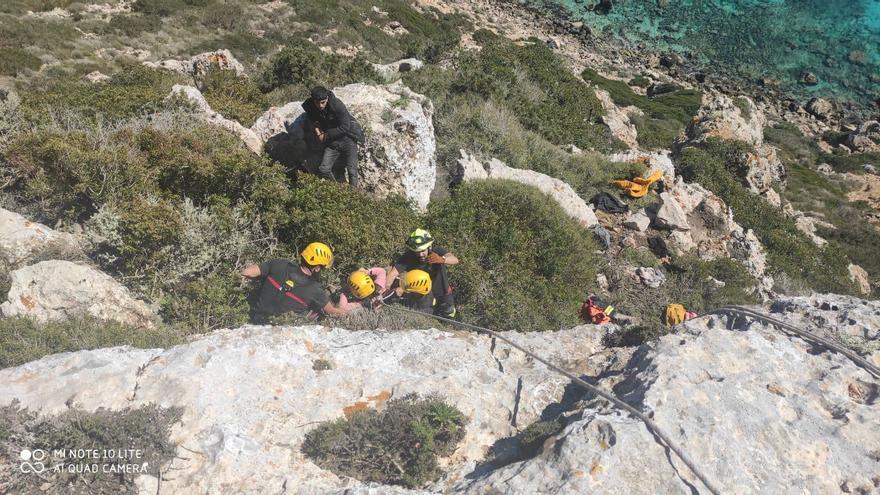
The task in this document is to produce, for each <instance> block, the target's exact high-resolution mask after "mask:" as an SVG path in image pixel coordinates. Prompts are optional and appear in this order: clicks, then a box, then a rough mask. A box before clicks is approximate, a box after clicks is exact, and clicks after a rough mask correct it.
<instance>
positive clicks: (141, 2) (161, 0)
mask: <svg viewBox="0 0 880 495" xmlns="http://www.w3.org/2000/svg"><path fill="white" fill-rule="evenodd" d="M212 3H214V0H135V2H134V3H133V4H132V5H131V10H132V11H134V12H141V13H143V14H146V15H157V16H159V17H168V16H171V15H174V14H177V13H178V12H181V11H183V10H186V9H188V8H191V7H204V6H208V5H211V4H212ZM226 5H227V7H229V6H230V5H234V4H226Z"/></svg>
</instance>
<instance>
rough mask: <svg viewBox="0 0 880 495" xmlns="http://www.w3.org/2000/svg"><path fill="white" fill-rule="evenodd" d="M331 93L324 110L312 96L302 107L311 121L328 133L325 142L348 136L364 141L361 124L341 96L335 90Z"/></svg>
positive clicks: (327, 143) (326, 143) (328, 142)
mask: <svg viewBox="0 0 880 495" xmlns="http://www.w3.org/2000/svg"><path fill="white" fill-rule="evenodd" d="M329 93H330V95H329V96H328V98H327V106H326V107H324V110H320V109H319V108H318V106H317V105H315V102H314V100H312V99H311V98H308V99H306V101H304V102H303V104H302V108H303V110H305V112H306V115H308V117H309V121H311V122H312V123H313V124H317V126H318V127H319V128H320V129H321V131H323V132H325V133H326V137H325V138H324V139H325V142H324V144H325V145H329V144H330V143H332V142H333V141H336V140H338V139H341V138H343V137H346V136H348V137H350V138H351V139H353V140H355V141H357V142H361V143H362V142H363V141H364V132H363V130H362V129H361V126H360V124H358V123H357V121H356V120H355V119H354V117H352V116H351V114H350V113H348V109H347V108H345V104H343V103H342V102H341V101H339V98H337V97H336V95H334V94H333V91H330V92H329Z"/></svg>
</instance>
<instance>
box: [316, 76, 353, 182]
mask: <svg viewBox="0 0 880 495" xmlns="http://www.w3.org/2000/svg"><path fill="white" fill-rule="evenodd" d="M302 107H303V110H305V112H306V115H307V116H308V120H309V123H308V124H307V126H309V127H308V128H310V129H312V132H314V134H315V135H316V136H317V138H318V140H319V141H320V142H321V143H322V144H323V145H324V154H323V157H322V159H321V164H320V165H319V166H318V175H320V176H321V177H323V178H324V179H327V180H339V179H343V180H344V177H343V176H341V175H340V177H339V178H337V177H336V176H335V174H334V170H333V168H334V165H335V164H336V161H337V160H338V159H339V158H342V159H343V160H344V162H343V163H344V167H345V170H346V171H348V182H349V184H351V185H352V187H357V185H358V170H357V160H358V147H357V143H358V142H362V141H363V140H364V135H363V131H362V130H361V127H360V125H359V124H358V123H357V121H356V120H355V119H354V118H353V117H352V116H351V114H350V113H348V109H347V108H345V105H344V104H343V103H342V102H341V101H339V99H338V98H336V96H335V95H334V94H333V92H332V91H330V90H328V89H327V88H324V87H322V86H317V87H315V88H314V89H312V97H311V98H309V99H307V100H306V101H304V102H303V104H302ZM307 132H308V131H307ZM340 182H342V180H340Z"/></svg>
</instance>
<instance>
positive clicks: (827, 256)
mask: <svg viewBox="0 0 880 495" xmlns="http://www.w3.org/2000/svg"><path fill="white" fill-rule="evenodd" d="M745 146H746V145H745V144H744V143H737V142H727V141H720V140H717V139H710V140H709V141H708V142H707V145H706V147H705V149H698V148H692V147H688V148H685V149H684V150H683V151H682V152H681V154H680V156H679V157H678V165H677V168H678V169H679V170H680V171H681V175H682V177H684V178H685V180H688V181H696V182H699V183H700V184H702V185H703V186H704V187H706V188H707V189H709V190H710V191H712V192H714V193H715V194H717V195H718V196H719V197H721V199H723V200H724V202H725V203H727V205H728V206H730V207H731V208H732V209H733V212H734V213H733V214H734V220H736V222H737V223H739V224H740V225H742V226H743V227H744V228H746V229H753V230H754V231H755V235H757V237H758V239H759V240H760V241H761V244H763V245H764V247H765V248H766V250H767V257H768V261H769V264H770V271H771V273H774V274H778V273H785V274H787V276H788V277H789V278H791V279H792V280H794V281H797V280H803V281H804V282H805V283H806V284H807V285H808V286H809V287H811V288H813V289H814V290H816V291H821V292H835V293H842V294H848V293H852V291H853V287H852V284H851V283H850V282H849V280H848V277H847V268H846V267H847V264H848V261H847V260H846V258H845V257H843V256H840V253H839V252H835V251H834V250H832V249H828V248H827V247H826V248H825V249H822V248H819V247H817V246H816V245H815V244H814V243H813V242H812V241H811V240H810V239H809V238H808V237H807V236H806V235H804V234H803V233H802V232H800V231H799V230H798V229H797V227H796V226H795V223H794V220H792V219H791V218H788V217H786V216H785V214H783V213H782V211H780V210H779V209H778V208H774V207H773V206H771V205H770V204H769V203H767V202H766V200H764V199H763V198H760V197H756V196H755V195H753V194H751V193H749V192H748V190H747V189H746V188H745V187H743V185H742V184H741V183H740V182H739V180H737V178H736V174H737V170H738V169H739V168H740V167H741V157H742V151H743V150H744V149H745Z"/></svg>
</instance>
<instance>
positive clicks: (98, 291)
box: [0, 260, 156, 328]
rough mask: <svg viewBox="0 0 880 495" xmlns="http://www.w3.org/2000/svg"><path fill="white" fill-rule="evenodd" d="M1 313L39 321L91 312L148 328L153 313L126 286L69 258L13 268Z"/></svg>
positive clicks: (151, 324) (152, 319)
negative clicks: (68, 259) (6, 298)
mask: <svg viewBox="0 0 880 495" xmlns="http://www.w3.org/2000/svg"><path fill="white" fill-rule="evenodd" d="M10 275H11V279H12V287H11V288H10V289H9V295H8V299H9V300H8V301H6V302H5V303H3V304H0V312H2V313H3V316H29V317H33V318H35V319H37V320H38V321H48V320H59V319H66V318H70V317H73V316H77V315H90V316H94V317H95V318H98V319H101V320H112V321H118V322H120V323H124V324H126V325H131V326H135V327H144V328H150V327H152V326H153V325H154V320H155V319H156V315H155V314H154V313H153V312H152V311H151V310H150V308H149V307H148V306H147V305H146V304H145V303H143V302H142V301H138V300H136V299H134V298H133V297H132V296H131V294H129V292H128V289H126V288H125V287H123V286H122V285H121V284H119V283H118V282H116V281H115V280H113V279H112V278H111V277H110V276H108V275H106V274H104V273H101V272H99V271H98V270H95V269H94V268H91V267H88V266H85V265H80V264H76V263H71V262H70V261H60V260H53V261H42V262H40V263H37V264H35V265H30V266H26V267H24V268H19V269H18V270H15V271H13V272H12V273H11V274H10Z"/></svg>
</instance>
